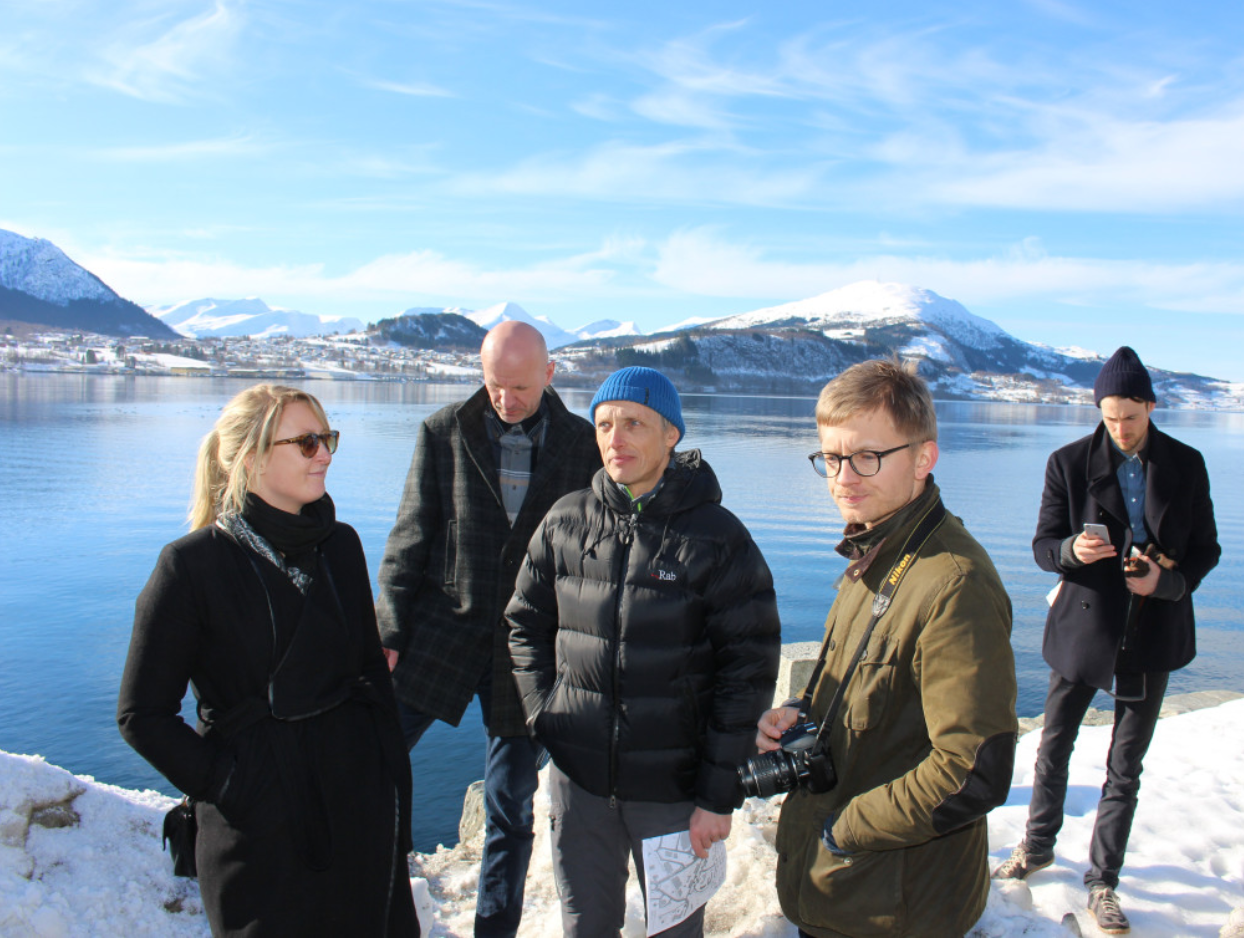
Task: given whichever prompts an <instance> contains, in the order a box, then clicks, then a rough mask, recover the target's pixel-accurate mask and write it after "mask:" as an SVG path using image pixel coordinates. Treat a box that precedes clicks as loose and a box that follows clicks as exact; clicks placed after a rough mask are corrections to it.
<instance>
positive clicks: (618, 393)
mask: <svg viewBox="0 0 1244 938" xmlns="http://www.w3.org/2000/svg"><path fill="white" fill-rule="evenodd" d="M606 401H632V402H634V403H636V404H643V405H644V406H645V407H651V408H652V409H653V410H655V411H656V412H657V413H658V414H660V415H661V416H662V417H664V418H665V419H666V420H668V421H669V422H670V423H672V424H673V425H674V426H675V427H677V428H678V439H679V440H681V439H682V438H683V435H684V434H685V433H686V432H687V426H686V424H684V423H683V422H682V401H681V400H679V398H678V391H677V389H675V387H674V385H672V384H671V383H670V379H669V378H667V377H665V375H663V374H661V372H659V371H657V370H656V369H655V368H639V367H632V368H623V369H622V370H621V371H615V372H614V373H613V374H611V375H610V376H609V377H608V378H606V379H605V383H604V384H602V385H601V386H600V390H598V391H597V392H596V396H595V397H593V398H592V406H591V409H590V410H589V411H588V413H589V414H590V415H591V417H592V421H593V422H595V420H596V405H597V404H604V403H605V402H606ZM675 442H677V440H676V441H675Z"/></svg>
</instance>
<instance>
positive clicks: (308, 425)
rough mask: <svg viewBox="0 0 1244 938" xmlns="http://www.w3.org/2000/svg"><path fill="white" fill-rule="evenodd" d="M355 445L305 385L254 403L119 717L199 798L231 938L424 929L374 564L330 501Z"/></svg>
mask: <svg viewBox="0 0 1244 938" xmlns="http://www.w3.org/2000/svg"><path fill="white" fill-rule="evenodd" d="M337 441H338V433H337V431H335V430H331V429H329V425H328V418H327V417H326V416H325V414H324V410H323V408H322V407H321V406H320V403H319V401H317V400H316V399H315V398H314V397H312V396H311V395H309V394H306V393H305V392H302V391H299V390H295V389H294V388H287V387H279V386H275V385H267V384H261V385H258V386H256V387H252V388H249V389H247V390H245V391H243V392H242V393H241V394H239V395H237V397H235V398H234V399H233V400H232V401H230V402H229V403H228V404H227V405H226V406H225V408H224V410H223V412H222V413H221V415H220V418H219V419H218V420H217V421H216V425H215V428H214V429H213V430H212V431H211V433H209V434H208V435H207V437H206V438H205V439H204V440H203V444H202V447H201V448H200V452H199V462H198V468H197V471H196V473H195V483H194V498H193V504H192V507H191V513H190V524H191V528H192V531H191V533H190V534H188V535H186V536H185V537H183V538H181V539H180V540H177V541H174V542H173V543H171V544H169V545H167V546H166V547H165V548H164V550H163V552H162V553H161V554H160V559H159V561H158V562H157V564H156V568H155V571H154V572H153V573H152V574H151V579H150V580H149V581H148V583H147V586H146V588H145V589H144V590H143V592H142V594H141V595H140V596H139V597H138V602H137V608H136V613H135V617H134V631H133V635H132V637H131V640H130V650H129V657H128V659H127V661H126V664H125V674H124V677H123V678H122V681H121V694H120V700H119V702H118V706H117V722H118V724H119V725H120V728H121V734H122V735H123V736H124V737H125V740H126V741H127V742H128V743H129V744H130V745H131V746H133V747H134V748H135V749H136V750H137V751H138V752H139V754H141V755H142V756H143V757H144V758H145V759H146V760H147V761H148V762H150V763H151V764H152V765H153V766H154V767H155V768H156V769H158V770H159V771H160V772H161V773H162V774H163V775H164V776H165V777H166V778H168V780H169V781H170V782H172V783H173V784H174V785H175V786H177V788H179V789H180V790H182V791H183V792H185V793H186V794H188V795H190V796H191V798H193V799H195V802H196V804H195V811H196V816H197V820H198V839H197V844H196V848H195V857H196V860H197V866H198V875H199V883H200V887H201V890H202V896H203V904H204V908H205V910H206V912H207V918H208V922H209V923H210V925H211V928H212V934H213V935H216V936H225V935H229V936H234V935H237V936H241V935H246V936H264V935H281V936H286V935H298V936H319V935H323V936H340V935H351V936H362V935H376V936H411V935H418V934H419V926H418V922H417V920H416V918H415V914H414V907H413V903H412V900H411V893H410V880H409V876H408V872H407V867H406V854H407V852H408V851H409V849H410V844H409V839H410V838H409V829H410V822H409V818H410V766H409V762H408V761H407V758H406V750H405V746H404V745H403V743H402V739H401V734H400V731H399V729H398V726H397V720H396V711H395V705H394V701H393V693H392V687H391V684H390V681H389V673H388V666H387V664H386V663H385V659H384V655H383V653H382V652H381V649H380V641H379V637H378V634H377V631H376V620H375V613H374V607H373V604H372V593H371V582H370V578H369V577H368V575H367V562H366V559H365V558H364V556H363V549H362V545H361V544H360V543H359V539H358V535H357V534H356V533H355V532H354V530H353V529H352V528H351V527H349V526H348V525H345V524H341V523H340V522H338V521H337V520H336V517H335V514H334V509H333V503H332V499H330V498H329V497H328V494H327V492H326V491H325V476H326V474H327V472H328V467H329V465H330V464H331V463H332V458H333V453H334V452H336V450H337ZM187 684H189V685H190V687H191V688H192V689H193V690H194V694H195V697H196V699H197V700H198V714H199V722H198V727H197V732H196V730H194V729H191V728H190V727H189V726H188V725H186V723H185V722H183V720H182V719H181V717H180V716H179V712H180V709H181V701H182V697H183V696H184V694H185V691H186V686H187Z"/></svg>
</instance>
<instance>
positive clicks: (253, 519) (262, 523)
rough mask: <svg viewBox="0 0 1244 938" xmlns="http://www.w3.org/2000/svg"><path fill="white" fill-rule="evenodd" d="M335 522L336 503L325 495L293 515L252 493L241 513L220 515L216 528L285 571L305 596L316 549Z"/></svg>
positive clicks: (311, 578)
mask: <svg viewBox="0 0 1244 938" xmlns="http://www.w3.org/2000/svg"><path fill="white" fill-rule="evenodd" d="M336 521H337V510H336V506H335V505H333V500H332V499H331V498H329V497H328V496H327V495H325V496H324V497H323V498H321V499H320V500H319V501H316V502H312V503H311V504H310V505H304V506H303V509H302V512H301V513H300V514H297V515H292V514H290V513H289V512H287V511H281V510H280V509H279V508H273V507H272V506H271V505H269V504H268V503H267V502H265V501H264V500H263V499H262V498H260V497H259V496H258V495H256V494H255V493H253V492H251V493H248V494H247V496H246V507H245V508H244V509H243V510H242V512H241V513H240V514H239V513H237V512H231V513H227V514H222V515H221V516H220V517H218V518H217V519H216V527H218V528H220V529H221V530H222V531H224V532H225V533H226V534H228V535H229V536H231V537H232V538H233V539H234V540H235V541H237V542H238V543H239V544H242V545H244V546H246V547H249V548H250V549H251V550H253V551H254V552H255V553H257V554H259V556H261V557H263V558H264V559H265V560H267V561H268V562H269V563H271V564H272V565H273V566H274V567H276V568H277V569H278V570H280V571H281V572H282V573H284V574H285V575H286V576H287V577H289V579H290V582H291V583H293V584H294V586H296V587H297V588H298V592H300V593H302V595H304V596H305V595H307V590H309V589H310V588H311V582H312V580H313V579H314V576H315V567H316V554H315V548H316V546H317V545H318V544H320V543H321V542H322V541H323V540H324V539H325V538H327V537H328V535H329V534H331V533H332V530H333V527H334V525H335V524H336Z"/></svg>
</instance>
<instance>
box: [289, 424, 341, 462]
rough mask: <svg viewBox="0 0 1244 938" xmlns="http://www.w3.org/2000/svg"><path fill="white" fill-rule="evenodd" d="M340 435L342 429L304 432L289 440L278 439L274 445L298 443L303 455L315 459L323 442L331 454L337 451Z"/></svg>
mask: <svg viewBox="0 0 1244 938" xmlns="http://www.w3.org/2000/svg"><path fill="white" fill-rule="evenodd" d="M340 436H341V431H340V430H325V431H324V432H323V433H304V434H303V435H302V436H291V437H290V438H289V439H288V440H277V441H276V442H274V443H273V444H272V445H273V446H280V445H281V444H282V443H297V444H298V449H299V451H300V452H301V453H302V455H304V456H306V457H307V458H308V459H314V458H315V454H316V453H318V452H319V451H320V444H321V443H323V444H324V448H325V449H326V450H328V453H329V455H330V456H331V455H332V454H333V453H335V452H337V438H338V437H340Z"/></svg>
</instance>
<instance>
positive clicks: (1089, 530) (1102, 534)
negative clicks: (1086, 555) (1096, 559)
mask: <svg viewBox="0 0 1244 938" xmlns="http://www.w3.org/2000/svg"><path fill="white" fill-rule="evenodd" d="M1084 536H1085V537H1095V538H1097V539H1098V540H1099V541H1105V542H1106V543H1107V544H1109V543H1110V529H1109V528H1107V527H1106V526H1105V525H1104V524H1085V525H1084Z"/></svg>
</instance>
